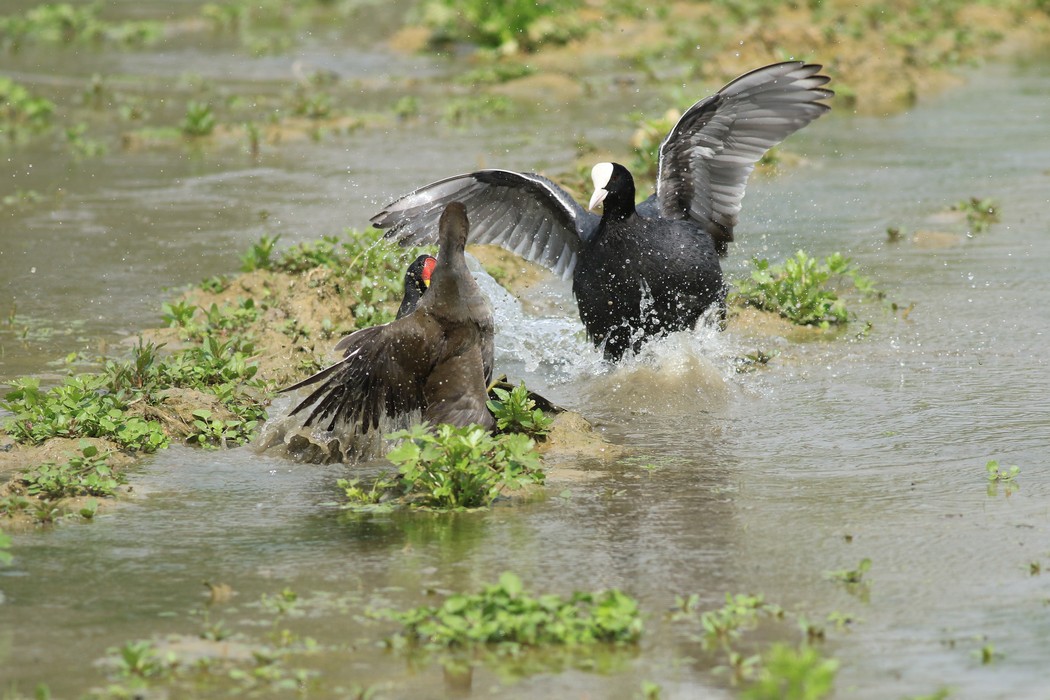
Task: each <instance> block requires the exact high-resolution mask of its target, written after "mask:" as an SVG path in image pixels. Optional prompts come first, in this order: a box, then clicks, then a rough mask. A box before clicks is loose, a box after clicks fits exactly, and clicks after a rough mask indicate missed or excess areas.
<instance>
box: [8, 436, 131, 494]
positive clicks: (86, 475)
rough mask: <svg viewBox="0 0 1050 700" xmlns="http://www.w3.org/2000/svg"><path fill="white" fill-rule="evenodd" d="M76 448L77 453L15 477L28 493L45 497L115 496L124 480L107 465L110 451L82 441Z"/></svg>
mask: <svg viewBox="0 0 1050 700" xmlns="http://www.w3.org/2000/svg"><path fill="white" fill-rule="evenodd" d="M79 450H80V454H73V455H70V457H69V459H68V460H67V461H65V462H63V463H61V464H59V463H55V462H45V463H44V464H41V465H39V466H36V467H33V468H31V469H27V470H25V471H24V472H22V474H21V475H19V476H18V477H17V482H18V484H19V485H20V486H21V487H22V488H23V489H25V493H26V494H28V495H29V496H33V497H35V498H40V499H44V500H56V499H59V498H70V497H73V496H103V497H106V496H114V495H116V493H117V489H118V488H119V487H120V485H121V484H123V483H125V479H124V477H123V475H121V474H118V473H116V472H114V471H113V469H112V468H111V467H110V466H109V464H108V458H109V455H110V453H109V452H99V449H98V447H96V446H95V445H92V444H90V443H88V442H86V441H83V440H82V441H81V442H80V445H79Z"/></svg>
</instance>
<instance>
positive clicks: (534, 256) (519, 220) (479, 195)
mask: <svg viewBox="0 0 1050 700" xmlns="http://www.w3.org/2000/svg"><path fill="white" fill-rule="evenodd" d="M453 201H457V202H462V203H463V204H464V205H465V206H466V208H467V211H469V212H470V239H469V242H470V243H490V244H493V245H498V246H501V247H503V248H506V249H507V250H509V251H511V252H513V253H516V254H517V255H520V256H521V257H523V258H525V259H526V260H530V261H532V262H534V263H537V264H539V265H543V266H544V267H547V268H550V269H551V270H552V271H553V272H554V273H555V274H557V275H561V276H562V277H563V278H568V277H570V276H571V275H572V271H573V269H575V267H576V255H577V253H578V252H579V250H580V248H581V244H582V243H583V242H585V241H587V240H589V239H590V238H591V236H592V235H593V234H594V232H595V230H597V228H598V221H599V217H598V216H597V215H596V214H592V213H590V212H588V211H586V210H584V208H583V207H581V206H580V205H579V204H578V203H577V202H576V200H575V199H573V198H572V197H571V196H570V195H569V193H568V192H566V191H565V190H563V189H562V188H560V187H558V186H557V185H556V184H554V183H553V182H551V181H550V180H548V179H547V178H545V177H543V176H541V175H535V174H532V173H517V172H513V171H510V170H479V171H477V172H473V173H466V174H464V175H455V176H453V177H449V178H445V179H444V180H438V181H437V182H433V183H431V184H429V185H425V186H424V187H421V188H419V189H418V190H416V191H414V192H411V193H409V194H406V195H405V196H403V197H401V198H400V199H398V200H396V201H394V202H392V203H391V204H388V205H387V206H386V208H385V209H383V211H381V212H379V213H378V214H376V215H375V216H373V217H372V225H373V226H375V227H376V228H380V229H388V230H387V233H386V236H387V238H394V239H396V240H397V241H399V242H400V243H402V244H405V245H422V244H426V243H436V242H437V230H438V226H437V222H438V218H439V217H440V216H441V212H442V211H444V209H445V206H446V205H447V204H449V203H450V202H453Z"/></svg>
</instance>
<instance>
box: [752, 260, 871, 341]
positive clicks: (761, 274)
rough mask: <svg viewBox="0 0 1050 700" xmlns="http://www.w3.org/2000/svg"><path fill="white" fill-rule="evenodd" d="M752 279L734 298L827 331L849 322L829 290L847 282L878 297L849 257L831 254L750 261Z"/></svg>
mask: <svg viewBox="0 0 1050 700" xmlns="http://www.w3.org/2000/svg"><path fill="white" fill-rule="evenodd" d="M753 264H754V267H755V269H754V270H753V271H752V272H751V277H750V278H749V279H747V280H744V281H742V282H740V283H739V284H738V285H737V290H736V293H735V296H736V299H737V300H739V301H740V302H741V303H743V304H745V305H747V306H754V307H756V308H759V309H762V310H764V311H771V312H774V313H777V314H779V315H781V316H783V317H784V318H786V319H788V320H789V321H791V322H792V323H794V324H797V325H815V326H821V327H823V328H827V327H828V326H830V325H838V324H844V323H846V322H847V321H848V320H849V314H848V312H847V311H846V306H845V302H844V301H843V300H842V299H840V298H839V296H838V294H837V293H836V292H835V290H834V288H833V287H832V282H834V281H835V280H836V279H842V278H845V279H848V280H850V281H851V282H852V284H853V286H854V287H855V288H856V289H857V290H858V291H859V292H861V293H862V294H866V295H877V294H878V292H876V290H875V289H874V287H873V285H872V283H871V280H870V279H868V278H866V277H864V276H862V275H860V274H859V273H858V272H857V271H856V270H855V269H854V267H853V265H852V263H851V261H850V259H849V258H847V257H844V256H842V255H841V254H839V253H833V254H832V255H829V256H828V257H827V258H825V260H824V261H818V260H817V259H816V258H812V257H810V256H809V255H806V253H804V252H803V251H801V250H800V251H798V252H797V253H796V254H795V255H794V256H793V257H791V258H788V259H787V260H785V261H784V263H783V264H782V265H770V263H769V261H768V260H765V259H757V258H756V259H755V260H753Z"/></svg>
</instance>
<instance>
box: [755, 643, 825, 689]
mask: <svg viewBox="0 0 1050 700" xmlns="http://www.w3.org/2000/svg"><path fill="white" fill-rule="evenodd" d="M762 661H763V664H762V668H761V670H759V672H758V674H757V676H758V677H757V679H756V680H755V682H754V683H752V684H751V685H750V686H748V687H747V688H746V689H745V690H744V692H743V695H742V697H743V698H744V699H745V700H820V699H821V698H824V697H827V696H828V695H829V694H830V693H831V690H832V687H833V685H834V683H835V675H836V674H837V673H838V669H839V662H838V660H837V659H829V658H825V657H824V655H823V654H821V653H820V650H819V649H817V648H815V647H812V646H808V645H802V646H800V647H798V648H796V647H793V646H789V645H787V644H774V645H773V646H772V647H771V648H770V649H769V651H768V652H766V653H765V654H764V655H763V659H762Z"/></svg>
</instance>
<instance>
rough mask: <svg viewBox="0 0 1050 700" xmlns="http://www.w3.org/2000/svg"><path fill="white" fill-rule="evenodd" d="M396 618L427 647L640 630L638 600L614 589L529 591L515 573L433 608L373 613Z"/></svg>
mask: <svg viewBox="0 0 1050 700" xmlns="http://www.w3.org/2000/svg"><path fill="white" fill-rule="evenodd" d="M377 615H379V616H382V617H387V618H389V619H392V620H395V621H397V622H400V623H401V624H403V625H404V627H405V629H404V632H403V633H402V635H403V637H404V638H405V639H407V640H408V641H409V642H411V643H415V644H420V645H423V646H426V647H429V648H450V647H452V648H455V647H471V646H474V645H489V646H491V647H494V648H495V649H496V650H497V651H500V652H506V653H511V654H513V653H518V652H520V651H521V650H522V649H523V648H533V647H542V646H548V645H559V646H579V645H590V644H602V643H604V644H634V643H636V642H637V641H638V639H639V638H640V637H641V635H642V627H643V624H642V618H641V614H640V613H639V610H638V603H637V602H636V601H635V600H634V599H633V598H631V597H630V596H628V595H626V594H625V593H622V592H620V591H619V590H616V589H610V590H608V591H603V592H598V593H583V592H575V593H573V594H572V595H570V596H569V597H568V598H562V597H561V596H558V595H553V594H547V595H541V596H533V595H531V594H530V593H529V592H527V591H526V590H525V589H524V587H523V586H522V583H521V579H519V578H518V576H517V575H516V574H513V573H511V572H504V573H503V574H501V575H500V578H499V583H497V584H492V585H488V586H485V587H484V588H483V589H482V591H481V592H480V593H476V594H468V593H456V594H453V595H451V596H449V597H448V598H446V599H445V601H444V602H443V603H442V604H441V605H439V606H436V607H431V606H427V605H424V606H421V607H418V608H414V609H411V610H407V611H405V612H397V611H392V610H385V611H381V612H379V613H377Z"/></svg>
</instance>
